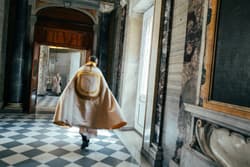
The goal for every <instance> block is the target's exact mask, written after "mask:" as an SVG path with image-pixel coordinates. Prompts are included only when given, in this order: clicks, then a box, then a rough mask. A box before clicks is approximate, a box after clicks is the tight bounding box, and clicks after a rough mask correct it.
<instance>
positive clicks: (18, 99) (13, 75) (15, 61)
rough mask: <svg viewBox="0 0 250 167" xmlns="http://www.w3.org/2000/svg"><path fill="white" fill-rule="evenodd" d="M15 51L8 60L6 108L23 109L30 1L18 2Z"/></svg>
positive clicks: (14, 39) (18, 0)
mask: <svg viewBox="0 0 250 167" xmlns="http://www.w3.org/2000/svg"><path fill="white" fill-rule="evenodd" d="M15 3H16V11H15V12H16V15H15V28H14V32H13V43H12V45H13V47H12V48H13V50H12V52H11V54H10V55H9V56H10V58H9V59H8V61H9V64H8V73H7V76H6V79H7V82H6V83H7V92H6V103H7V106H6V108H10V109H22V99H23V97H22V91H23V86H24V85H23V73H24V63H25V62H24V51H25V43H26V28H27V10H28V0H21V1H20V0H16V1H15Z"/></svg>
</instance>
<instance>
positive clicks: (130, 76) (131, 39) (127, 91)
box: [120, 0, 142, 128]
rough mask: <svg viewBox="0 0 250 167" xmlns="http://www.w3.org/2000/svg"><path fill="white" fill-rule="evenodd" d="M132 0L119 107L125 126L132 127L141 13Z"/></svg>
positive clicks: (126, 33)
mask: <svg viewBox="0 0 250 167" xmlns="http://www.w3.org/2000/svg"><path fill="white" fill-rule="evenodd" d="M133 2H134V0H131V1H130V4H129V12H128V16H127V24H126V29H125V42H124V60H123V62H124V64H123V71H122V82H121V83H122V85H121V87H122V89H121V101H120V103H121V108H122V111H123V113H124V116H125V118H126V119H127V122H128V125H127V128H133V127H134V117H135V110H136V93H137V82H138V66H139V56H140V40H141V31H142V29H141V28H142V15H141V14H138V13H135V12H134V11H133V10H132V9H133V4H134V3H133Z"/></svg>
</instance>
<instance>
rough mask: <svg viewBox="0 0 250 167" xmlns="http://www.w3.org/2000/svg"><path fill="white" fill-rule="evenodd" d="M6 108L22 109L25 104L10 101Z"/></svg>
mask: <svg viewBox="0 0 250 167" xmlns="http://www.w3.org/2000/svg"><path fill="white" fill-rule="evenodd" d="M4 109H8V110H22V109H23V104H22V103H8V104H7V105H6V106H5V107H4Z"/></svg>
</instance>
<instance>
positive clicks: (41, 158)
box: [0, 113, 139, 167]
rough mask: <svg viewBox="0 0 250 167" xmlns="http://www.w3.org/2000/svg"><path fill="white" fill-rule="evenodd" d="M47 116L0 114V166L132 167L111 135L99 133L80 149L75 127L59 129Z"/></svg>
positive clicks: (106, 132) (131, 163)
mask: <svg viewBox="0 0 250 167" xmlns="http://www.w3.org/2000/svg"><path fill="white" fill-rule="evenodd" d="M51 119H52V115H51V114H36V115H35V114H28V115H27V114H17V113H11V114H6V113H1V114H0V167H2V166H3V167H5V166H17V167H35V166H39V167H48V166H52V167H62V166H67V167H79V166H83V167H89V166H92V167H111V166H117V167H136V166H139V165H138V163H137V162H136V160H135V159H134V158H133V157H131V154H130V153H129V151H128V150H127V148H125V146H124V145H123V143H122V142H121V141H120V140H119V138H118V137H117V136H116V135H115V134H114V133H113V132H112V131H106V130H99V131H98V136H97V137H96V138H91V140H90V145H89V147H88V148H87V149H85V150H81V149H80V146H81V137H80V135H79V134H78V129H77V128H61V127H58V126H56V125H54V124H53V123H52V122H51Z"/></svg>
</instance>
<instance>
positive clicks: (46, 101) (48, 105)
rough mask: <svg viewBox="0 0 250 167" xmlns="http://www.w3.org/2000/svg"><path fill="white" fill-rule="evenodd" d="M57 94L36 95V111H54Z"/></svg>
mask: <svg viewBox="0 0 250 167" xmlns="http://www.w3.org/2000/svg"><path fill="white" fill-rule="evenodd" d="M58 99H59V96H48V95H46V96H37V105H36V111H52V112H54V110H55V107H56V104H57V101H58Z"/></svg>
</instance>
